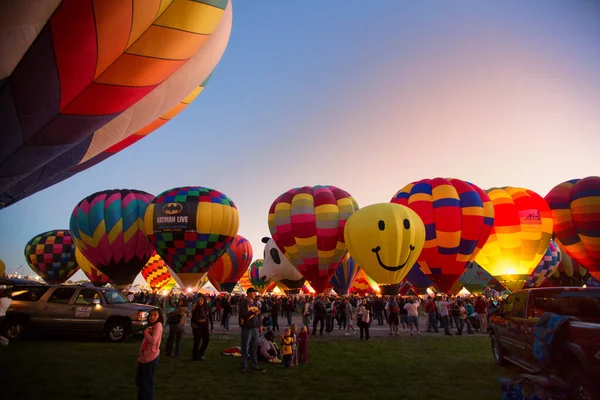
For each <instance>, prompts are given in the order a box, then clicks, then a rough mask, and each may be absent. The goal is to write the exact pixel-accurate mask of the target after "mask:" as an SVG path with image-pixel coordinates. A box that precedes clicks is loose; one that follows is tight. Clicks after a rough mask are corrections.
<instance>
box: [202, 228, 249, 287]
mask: <svg viewBox="0 0 600 400" xmlns="http://www.w3.org/2000/svg"><path fill="white" fill-rule="evenodd" d="M251 262H252V245H250V242H249V241H248V239H246V238H245V237H243V236H240V235H236V237H235V239H234V240H233V242H231V245H230V246H229V248H228V249H227V251H226V252H225V254H223V255H222V256H221V257H220V258H219V259H218V260H217V261H216V262H215V263H214V264H213V265H212V267H210V269H209V270H208V279H210V282H211V283H212V284H213V286H215V288H217V289H219V290H220V291H224V292H228V293H231V292H232V291H233V289H234V288H235V285H237V283H238V281H239V280H240V278H241V277H242V276H243V275H244V272H246V270H247V269H248V266H250V263H251ZM215 283H216V284H217V285H219V286H218V287H217V286H216V285H215Z"/></svg>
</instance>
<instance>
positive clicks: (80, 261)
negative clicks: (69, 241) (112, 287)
mask: <svg viewBox="0 0 600 400" xmlns="http://www.w3.org/2000/svg"><path fill="white" fill-rule="evenodd" d="M75 259H76V260H77V265H79V268H81V270H82V271H83V273H84V274H85V276H87V278H88V279H89V280H90V282H92V283H93V284H94V286H105V285H106V284H108V283H111V281H110V278H109V277H108V275H106V274H103V273H102V272H100V270H99V269H98V268H96V267H94V264H92V263H91V262H90V260H88V259H87V258H85V256H84V255H83V254H82V253H81V250H79V248H76V249H75Z"/></svg>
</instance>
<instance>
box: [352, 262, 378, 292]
mask: <svg viewBox="0 0 600 400" xmlns="http://www.w3.org/2000/svg"><path fill="white" fill-rule="evenodd" d="M375 292H379V285H378V284H377V282H375V281H374V280H373V279H371V277H370V276H369V275H367V273H366V272H365V270H364V269H362V268H361V269H359V270H358V273H357V274H356V278H355V279H354V282H353V283H352V286H351V287H350V293H357V294H358V295H360V296H364V295H365V294H368V293H375Z"/></svg>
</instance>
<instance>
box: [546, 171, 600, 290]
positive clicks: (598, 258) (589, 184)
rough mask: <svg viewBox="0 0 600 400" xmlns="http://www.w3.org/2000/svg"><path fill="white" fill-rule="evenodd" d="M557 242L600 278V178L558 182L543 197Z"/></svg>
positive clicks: (591, 177) (592, 177)
mask: <svg viewBox="0 0 600 400" xmlns="http://www.w3.org/2000/svg"><path fill="white" fill-rule="evenodd" d="M546 201H547V202H548V205H549V206H550V209H551V210H552V219H553V221H554V234H555V235H556V239H557V243H558V244H559V245H560V246H561V247H562V248H563V249H564V250H565V251H566V252H567V253H568V254H569V256H570V257H571V258H572V259H574V260H576V261H577V262H578V263H579V264H581V265H583V266H584V267H585V268H586V269H587V270H588V271H589V273H590V274H591V275H592V276H594V277H595V278H596V279H600V177H598V176H590V177H587V178H583V179H573V180H570V181H568V182H564V183H561V184H560V185H558V186H556V187H555V188H554V189H552V190H551V191H550V192H549V193H548V194H547V195H546Z"/></svg>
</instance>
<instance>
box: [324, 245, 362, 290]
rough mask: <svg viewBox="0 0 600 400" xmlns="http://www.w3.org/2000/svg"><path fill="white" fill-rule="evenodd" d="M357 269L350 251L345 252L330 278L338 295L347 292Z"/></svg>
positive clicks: (358, 268) (356, 273)
mask: <svg viewBox="0 0 600 400" xmlns="http://www.w3.org/2000/svg"><path fill="white" fill-rule="evenodd" d="M359 270H360V267H359V266H358V264H357V263H356V262H354V259H353V258H352V257H351V256H350V253H346V256H345V257H344V258H343V259H342V261H340V265H339V266H338V267H337V269H336V270H335V274H333V276H332V277H331V280H330V283H331V285H332V286H333V289H334V290H335V292H336V293H337V294H340V295H343V294H348V291H349V290H350V288H351V287H352V284H353V283H354V280H355V279H356V276H357V275H358V271H359Z"/></svg>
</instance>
